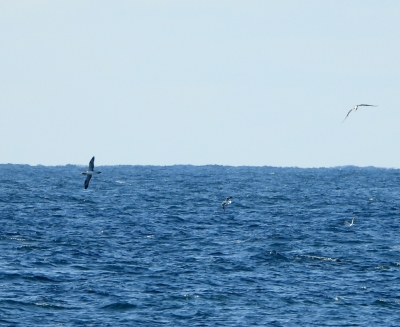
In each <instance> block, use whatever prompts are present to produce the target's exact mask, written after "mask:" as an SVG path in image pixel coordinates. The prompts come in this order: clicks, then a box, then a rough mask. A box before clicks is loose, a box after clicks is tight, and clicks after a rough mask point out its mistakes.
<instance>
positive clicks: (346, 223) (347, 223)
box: [343, 217, 357, 226]
mask: <svg viewBox="0 0 400 327" xmlns="http://www.w3.org/2000/svg"><path fill="white" fill-rule="evenodd" d="M356 219H357V218H356V217H354V218H353V219H352V220H351V223H349V222H348V221H347V220H345V221H344V222H343V224H345V225H349V226H353V225H354V220H356Z"/></svg>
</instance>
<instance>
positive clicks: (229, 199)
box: [221, 196, 232, 211]
mask: <svg viewBox="0 0 400 327" xmlns="http://www.w3.org/2000/svg"><path fill="white" fill-rule="evenodd" d="M231 203H232V196H229V197H227V198H226V199H225V200H224V201H222V203H221V207H222V209H224V211H225V207H226V206H227V205H228V204H231Z"/></svg>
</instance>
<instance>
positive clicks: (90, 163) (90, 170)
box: [81, 157, 101, 190]
mask: <svg viewBox="0 0 400 327" xmlns="http://www.w3.org/2000/svg"><path fill="white" fill-rule="evenodd" d="M93 169H94V157H93V158H92V160H90V162H89V169H88V170H87V171H85V172H83V173H81V174H82V175H86V179H85V190H86V189H87V188H88V187H89V181H90V179H91V178H92V175H94V174H100V173H101V172H100V171H94V170H93Z"/></svg>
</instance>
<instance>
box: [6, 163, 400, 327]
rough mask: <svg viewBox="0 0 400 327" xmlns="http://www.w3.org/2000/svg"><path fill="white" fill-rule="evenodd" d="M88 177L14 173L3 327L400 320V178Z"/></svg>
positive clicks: (388, 172)
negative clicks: (227, 201) (225, 202)
mask: <svg viewBox="0 0 400 327" xmlns="http://www.w3.org/2000/svg"><path fill="white" fill-rule="evenodd" d="M84 170H86V167H80V166H75V165H66V166H56V167H47V166H28V165H11V164H8V165H0V181H1V182H0V219H1V228H0V326H285V327H286V326H400V314H399V313H398V312H397V310H400V237H399V232H400V219H399V217H400V170H398V169H383V168H374V167H363V168H360V167H352V166H349V167H337V168H312V169H303V168H277V167H229V166H214V165H210V166H189V165H177V166H165V167H164V166H98V167H96V170H99V171H101V174H100V175H95V176H93V178H92V180H91V181H90V186H89V188H88V189H87V190H85V189H84V187H83V182H84V179H85V176H83V175H80V172H82V171H84ZM228 196H232V197H233V199H232V203H231V204H230V205H228V206H227V207H226V210H225V211H224V210H223V209H222V207H221V202H222V201H223V200H224V199H225V198H226V197H228ZM353 217H357V219H356V220H355V221H354V224H353V225H352V226H349V225H345V224H343V222H344V221H345V220H347V221H351V220H352V218H353Z"/></svg>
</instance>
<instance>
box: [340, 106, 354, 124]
mask: <svg viewBox="0 0 400 327" xmlns="http://www.w3.org/2000/svg"><path fill="white" fill-rule="evenodd" d="M353 110H354V108H352V109H350V110H349V112H348V113H347V116H346V117H345V118H344V119H343V121H342V123H343V122H344V121H345V120H346V118H347V117H348V116H349V115H350V112H352V111H353Z"/></svg>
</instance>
